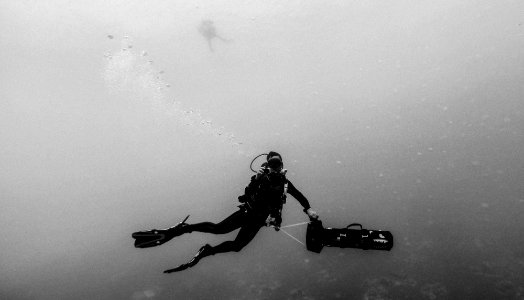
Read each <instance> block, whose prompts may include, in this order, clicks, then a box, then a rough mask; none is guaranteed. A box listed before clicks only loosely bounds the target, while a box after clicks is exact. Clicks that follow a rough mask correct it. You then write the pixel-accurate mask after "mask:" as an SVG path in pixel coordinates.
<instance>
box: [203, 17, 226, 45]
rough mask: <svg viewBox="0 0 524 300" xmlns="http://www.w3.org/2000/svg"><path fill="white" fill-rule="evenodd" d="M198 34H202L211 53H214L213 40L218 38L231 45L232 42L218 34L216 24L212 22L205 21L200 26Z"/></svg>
mask: <svg viewBox="0 0 524 300" xmlns="http://www.w3.org/2000/svg"><path fill="white" fill-rule="evenodd" d="M198 32H200V34H201V35H203V36H204V38H206V40H207V45H208V46H209V51H211V52H213V51H214V50H213V43H212V42H211V40H213V39H214V38H217V39H219V40H221V41H222V42H226V43H229V42H231V40H230V39H226V38H224V37H222V36H220V35H218V34H217V30H216V27H215V24H214V23H213V21H211V20H203V21H202V22H201V23H200V25H199V26H198Z"/></svg>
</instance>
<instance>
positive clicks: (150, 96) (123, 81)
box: [103, 36, 255, 157]
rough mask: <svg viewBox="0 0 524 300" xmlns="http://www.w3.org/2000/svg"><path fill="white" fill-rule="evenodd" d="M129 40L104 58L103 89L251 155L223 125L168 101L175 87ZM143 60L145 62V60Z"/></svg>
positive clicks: (124, 40)
mask: <svg viewBox="0 0 524 300" xmlns="http://www.w3.org/2000/svg"><path fill="white" fill-rule="evenodd" d="M134 49H135V48H134V47H133V43H132V40H131V39H130V38H129V37H128V36H125V37H124V38H123V39H122V40H121V45H120V46H119V50H115V51H113V52H111V51H110V52H109V54H106V55H104V57H105V58H106V65H105V68H104V70H103V79H104V82H105V84H106V86H107V87H108V88H109V89H110V90H112V91H113V92H116V93H121V94H132V95H133V96H134V97H136V98H138V99H142V100H143V101H146V104H149V105H150V106H151V110H152V111H153V112H154V113H157V114H160V115H162V116H163V117H168V118H172V119H174V120H176V121H177V122H178V123H179V124H181V125H184V126H190V127H192V128H194V129H195V131H196V132H197V133H199V134H207V135H210V136H214V137H215V138H218V139H219V140H220V141H221V142H222V143H225V144H228V145H230V146H231V147H233V148H236V150H237V152H238V153H239V154H241V155H245V156H248V157H250V156H252V155H254V153H255V149H254V148H253V147H249V146H248V145H246V144H245V143H244V142H243V141H242V140H240V139H239V138H237V136H236V135H235V134H233V133H231V132H226V131H225V129H224V127H223V126H219V125H216V124H215V123H214V122H213V121H212V120H210V119H209V118H206V117H205V116H203V115H202V114H201V113H200V111H199V110H198V109H194V108H190V107H185V106H184V105H183V104H182V102H180V101H173V100H169V96H168V95H167V92H168V90H169V88H170V87H171V88H172V87H173V86H174V87H176V84H172V83H168V82H166V81H165V80H164V79H163V78H162V76H159V75H163V74H164V73H165V71H164V70H161V71H158V70H156V69H155V65H154V64H153V60H152V59H151V55H149V53H148V52H147V51H145V50H143V51H140V52H135V50H134ZM146 58H147V59H146Z"/></svg>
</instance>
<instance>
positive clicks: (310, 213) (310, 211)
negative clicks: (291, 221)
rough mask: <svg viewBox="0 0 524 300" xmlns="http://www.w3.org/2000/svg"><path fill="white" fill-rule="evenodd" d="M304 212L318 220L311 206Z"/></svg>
mask: <svg viewBox="0 0 524 300" xmlns="http://www.w3.org/2000/svg"><path fill="white" fill-rule="evenodd" d="M306 214H307V215H308V216H309V218H310V219H312V220H318V214H317V212H316V211H314V210H312V209H311V208H308V210H306Z"/></svg>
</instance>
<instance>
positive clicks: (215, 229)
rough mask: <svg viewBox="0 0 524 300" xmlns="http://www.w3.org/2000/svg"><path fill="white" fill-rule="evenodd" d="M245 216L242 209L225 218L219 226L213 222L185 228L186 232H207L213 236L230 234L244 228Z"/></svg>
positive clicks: (190, 225)
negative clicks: (241, 227)
mask: <svg viewBox="0 0 524 300" xmlns="http://www.w3.org/2000/svg"><path fill="white" fill-rule="evenodd" d="M245 214H246V213H245V212H244V211H243V210H241V209H240V210H238V211H236V212H234V213H233V214H232V215H230V216H229V217H227V218H225V219H224V220H223V221H221V222H220V223H218V224H215V223H211V222H202V223H196V224H188V225H187V226H185V227H184V231H185V232H192V231H198V232H206V233H213V234H224V233H228V232H231V231H233V230H235V229H238V228H240V226H242V223H243V220H244V219H245Z"/></svg>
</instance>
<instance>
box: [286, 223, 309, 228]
mask: <svg viewBox="0 0 524 300" xmlns="http://www.w3.org/2000/svg"><path fill="white" fill-rule="evenodd" d="M308 223H309V222H300V223H297V224H291V225H286V226H281V227H280V228H288V227H295V226H300V225H305V224H308Z"/></svg>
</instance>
